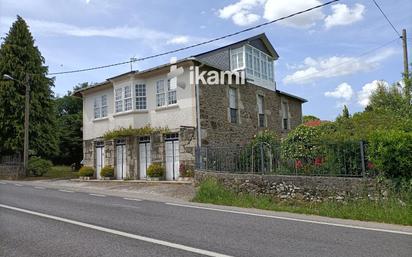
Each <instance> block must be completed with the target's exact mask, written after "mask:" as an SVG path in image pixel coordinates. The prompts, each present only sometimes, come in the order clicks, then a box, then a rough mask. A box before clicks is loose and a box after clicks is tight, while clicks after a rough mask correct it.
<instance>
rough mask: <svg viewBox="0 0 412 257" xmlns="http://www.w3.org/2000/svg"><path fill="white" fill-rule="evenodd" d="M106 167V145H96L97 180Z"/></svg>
mask: <svg viewBox="0 0 412 257" xmlns="http://www.w3.org/2000/svg"><path fill="white" fill-rule="evenodd" d="M103 167H104V145H103V143H100V142H98V143H96V178H97V179H100V178H101V176H100V171H101V170H102V168H103Z"/></svg>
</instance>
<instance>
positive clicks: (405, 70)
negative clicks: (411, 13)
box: [402, 29, 409, 79]
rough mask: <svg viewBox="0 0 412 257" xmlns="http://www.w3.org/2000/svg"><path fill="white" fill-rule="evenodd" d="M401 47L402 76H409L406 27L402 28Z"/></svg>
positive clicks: (406, 77)
mask: <svg viewBox="0 0 412 257" xmlns="http://www.w3.org/2000/svg"><path fill="white" fill-rule="evenodd" d="M402 47H403V76H404V78H405V79H408V78H409V63H408V45H407V43H406V29H403V30H402Z"/></svg>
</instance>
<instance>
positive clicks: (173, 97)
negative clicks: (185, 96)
mask: <svg viewBox="0 0 412 257" xmlns="http://www.w3.org/2000/svg"><path fill="white" fill-rule="evenodd" d="M167 99H168V100H167V103H168V104H175V103H177V100H176V90H173V91H169V92H168V93H167Z"/></svg>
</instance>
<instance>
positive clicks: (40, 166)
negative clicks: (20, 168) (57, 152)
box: [28, 156, 53, 176]
mask: <svg viewBox="0 0 412 257" xmlns="http://www.w3.org/2000/svg"><path fill="white" fill-rule="evenodd" d="M52 166H53V164H52V163H51V161H47V160H44V159H42V158H40V157H37V156H32V157H30V160H29V166H28V169H29V173H30V175H32V176H43V174H45V173H47V172H48V171H49V170H50V169H51V167H52Z"/></svg>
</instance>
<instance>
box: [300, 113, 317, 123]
mask: <svg viewBox="0 0 412 257" xmlns="http://www.w3.org/2000/svg"><path fill="white" fill-rule="evenodd" d="M314 120H320V119H319V118H318V117H316V116H313V115H304V116H303V123H306V122H309V121H314Z"/></svg>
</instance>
